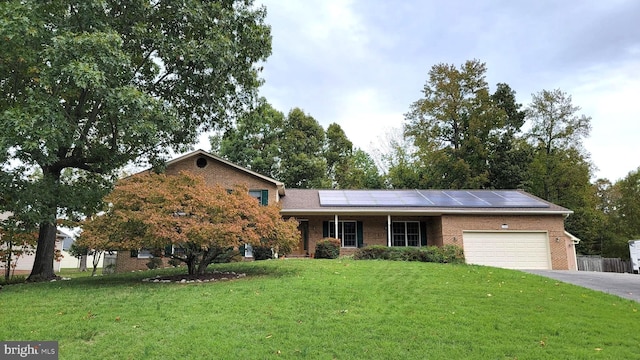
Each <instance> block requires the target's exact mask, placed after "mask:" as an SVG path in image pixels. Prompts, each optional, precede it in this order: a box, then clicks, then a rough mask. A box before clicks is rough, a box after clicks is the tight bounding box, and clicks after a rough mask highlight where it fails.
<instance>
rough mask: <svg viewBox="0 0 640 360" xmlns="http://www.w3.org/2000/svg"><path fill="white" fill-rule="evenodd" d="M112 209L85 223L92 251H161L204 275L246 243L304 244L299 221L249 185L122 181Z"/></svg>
mask: <svg viewBox="0 0 640 360" xmlns="http://www.w3.org/2000/svg"><path fill="white" fill-rule="evenodd" d="M105 200H106V203H107V204H109V208H108V210H107V211H106V213H105V214H104V215H102V216H97V217H94V218H93V219H92V220H89V221H87V222H85V224H84V226H83V233H82V235H81V237H80V240H79V241H80V242H81V244H83V245H86V246H88V247H89V248H92V249H95V248H98V247H100V248H102V249H120V250H124V249H140V248H147V249H157V250H158V251H160V250H161V249H165V248H167V246H168V245H172V247H173V249H176V250H178V251H172V252H171V254H169V253H167V256H171V257H172V258H174V259H177V260H180V261H183V262H185V263H186V265H187V267H188V271H189V274H191V275H193V274H202V273H204V272H205V270H206V268H207V266H208V265H209V264H211V263H212V262H213V261H214V260H215V259H216V257H218V256H219V255H220V254H221V253H223V252H225V251H226V249H228V248H230V247H233V248H237V247H239V246H241V245H243V244H251V245H253V246H268V247H272V248H274V249H276V250H279V251H280V252H285V253H286V252H289V251H291V250H292V249H293V248H294V247H295V246H297V244H298V243H299V241H300V232H299V230H298V223H297V221H296V220H295V219H289V220H287V221H285V220H283V219H282V218H281V216H280V211H279V208H278V207H277V206H275V205H269V206H261V205H260V204H259V203H258V202H257V201H256V199H255V198H253V197H252V196H251V195H249V192H248V189H247V188H246V187H242V186H238V187H236V188H234V189H225V188H223V187H221V186H219V185H217V186H209V185H207V184H206V183H205V181H204V179H203V178H202V177H198V176H195V175H193V174H190V173H187V172H183V173H180V174H179V175H176V176H166V175H163V174H160V175H158V174H140V175H136V176H132V177H129V178H127V179H124V180H121V181H120V182H119V183H118V184H117V185H116V187H115V189H114V191H113V192H112V193H111V194H109V195H108V196H107V197H106V199H105Z"/></svg>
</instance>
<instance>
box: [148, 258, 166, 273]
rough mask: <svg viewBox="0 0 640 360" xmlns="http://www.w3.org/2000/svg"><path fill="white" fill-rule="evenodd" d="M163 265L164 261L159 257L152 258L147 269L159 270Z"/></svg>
mask: <svg viewBox="0 0 640 360" xmlns="http://www.w3.org/2000/svg"><path fill="white" fill-rule="evenodd" d="M160 265H162V259H161V258H159V257H152V258H151V259H150V260H149V262H147V267H148V268H149V269H152V270H153V269H157V268H159V267H160Z"/></svg>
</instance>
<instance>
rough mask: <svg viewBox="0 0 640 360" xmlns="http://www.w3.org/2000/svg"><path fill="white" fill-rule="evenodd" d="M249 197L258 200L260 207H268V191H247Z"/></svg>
mask: <svg viewBox="0 0 640 360" xmlns="http://www.w3.org/2000/svg"><path fill="white" fill-rule="evenodd" d="M249 195H251V196H253V197H254V198H256V199H258V202H259V203H260V205H265V206H266V205H269V190H249Z"/></svg>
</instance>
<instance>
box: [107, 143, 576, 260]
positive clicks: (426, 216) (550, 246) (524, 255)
mask: <svg viewBox="0 0 640 360" xmlns="http://www.w3.org/2000/svg"><path fill="white" fill-rule="evenodd" d="M180 171H190V172H192V173H194V174H197V175H201V176H203V177H204V178H205V180H206V182H207V183H208V184H211V185H214V184H220V185H222V186H224V187H227V188H232V187H233V186H235V185H239V184H243V185H245V186H247V188H248V189H249V191H250V193H251V194H252V195H253V196H254V197H256V198H257V199H258V201H259V202H260V203H261V204H265V205H266V204H273V203H278V204H279V205H280V206H281V214H282V216H283V217H285V218H289V217H295V218H296V219H298V221H299V223H300V231H301V242H300V244H299V247H298V249H296V250H294V252H293V253H292V254H290V255H289V256H300V257H305V256H311V257H313V256H314V253H315V244H316V242H318V241H319V240H321V239H322V238H325V237H335V238H339V239H340V241H341V251H340V253H341V254H342V255H349V254H353V253H354V252H355V251H356V249H358V248H360V247H363V246H367V245H383V246H427V245H435V246H443V245H446V244H453V245H458V246H460V247H462V248H463V249H464V252H465V257H466V261H467V263H471V264H479V265H489V266H497V267H503V268H512V269H557V270H566V269H571V270H577V265H576V255H575V243H576V242H577V241H578V239H576V238H575V237H573V236H572V235H571V234H569V233H567V232H565V230H564V219H565V218H566V217H567V216H569V215H570V214H571V213H572V212H571V211H570V210H568V209H565V208H562V207H560V206H557V205H554V204H552V203H549V202H547V201H544V200H542V199H539V198H537V197H535V196H533V195H530V194H527V193H526V192H522V191H517V190H317V189H286V192H285V186H284V184H283V183H281V182H279V181H277V180H274V179H271V178H269V177H266V176H264V175H261V174H258V173H255V172H253V171H251V170H248V169H246V168H243V167H241V166H238V165H236V164H233V163H231V162H229V161H227V160H224V159H222V158H220V157H217V156H215V155H212V154H209V153H207V152H205V151H202V150H197V151H194V152H192V153H189V154H186V155H184V156H181V157H178V158H176V159H174V160H171V161H169V162H168V163H167V166H166V173H167V174H168V175H172V174H178V173H179V172H180ZM149 257H150V254H149V252H145V251H131V253H129V252H119V253H118V257H117V262H116V271H118V272H121V271H128V270H142V269H147V266H146V264H147V262H148V261H149ZM166 260H167V259H164V261H165V262H166Z"/></svg>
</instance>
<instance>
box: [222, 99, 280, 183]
mask: <svg viewBox="0 0 640 360" xmlns="http://www.w3.org/2000/svg"><path fill="white" fill-rule="evenodd" d="M283 124H284V114H283V113H282V112H280V111H278V110H276V109H274V108H273V107H272V106H271V105H270V104H269V103H268V102H267V101H266V99H265V98H260V99H258V102H257V103H256V104H255V105H254V106H253V108H251V109H250V110H249V111H248V112H246V113H245V114H243V115H242V116H240V117H239V118H238V119H237V120H236V125H235V127H231V128H230V129H228V130H227V131H226V132H225V133H224V135H223V136H222V139H221V142H220V148H219V149H218V151H219V153H220V155H221V156H222V157H224V158H226V159H228V160H229V161H232V162H233V163H236V164H238V165H242V166H245V167H247V168H248V169H251V170H253V171H255V172H257V173H259V174H263V175H266V176H269V177H272V178H274V179H277V178H278V174H279V169H280V167H279V166H280V164H279V163H278V159H279V157H280V143H279V141H280V137H281V135H282V130H283V129H282V127H283ZM212 141H213V140H212ZM213 148H215V147H213Z"/></svg>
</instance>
